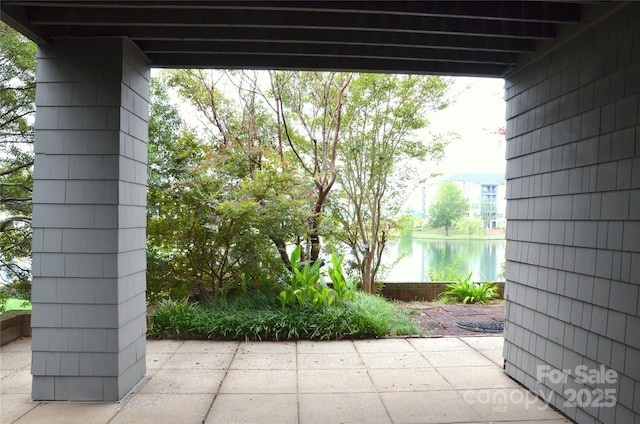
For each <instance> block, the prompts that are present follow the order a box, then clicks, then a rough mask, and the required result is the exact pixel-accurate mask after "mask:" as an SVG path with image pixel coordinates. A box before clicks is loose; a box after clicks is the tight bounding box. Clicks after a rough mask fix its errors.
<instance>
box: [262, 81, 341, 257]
mask: <svg viewBox="0 0 640 424" xmlns="http://www.w3.org/2000/svg"><path fill="white" fill-rule="evenodd" d="M270 78H271V90H272V95H273V96H274V97H275V102H274V104H275V111H276V112H277V113H278V123H279V124H280V125H279V129H278V134H279V135H280V140H281V145H282V144H284V143H283V142H282V138H284V139H285V140H286V144H287V145H288V147H289V148H290V149H291V152H292V153H293V156H294V157H295V158H296V159H297V162H298V165H299V166H300V168H301V169H302V171H303V173H304V174H305V175H306V178H308V179H309V180H310V181H311V182H312V184H313V188H312V189H311V190H310V191H309V193H310V194H311V195H312V196H313V198H314V200H313V206H312V212H313V213H312V215H311V216H310V217H309V220H308V223H307V224H308V231H309V239H308V248H307V249H306V250H307V252H308V255H307V256H308V257H309V260H310V261H311V262H315V261H316V260H317V259H318V257H319V255H320V250H321V246H320V232H321V226H322V222H321V221H322V218H323V212H324V206H325V203H326V202H327V200H328V198H329V193H330V192H331V189H332V188H333V186H334V184H335V182H336V178H337V176H338V171H337V166H336V162H337V160H338V144H339V143H340V142H341V139H342V131H341V130H342V125H343V119H342V115H343V109H344V105H345V93H346V92H347V90H348V87H349V84H350V83H351V79H352V74H346V73H334V72H329V73H327V72H270ZM303 257H304V256H303Z"/></svg>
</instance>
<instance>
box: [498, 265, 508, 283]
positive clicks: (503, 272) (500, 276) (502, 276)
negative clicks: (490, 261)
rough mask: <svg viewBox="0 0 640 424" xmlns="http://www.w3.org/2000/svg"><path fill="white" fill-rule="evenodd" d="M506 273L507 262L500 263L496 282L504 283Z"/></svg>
mask: <svg viewBox="0 0 640 424" xmlns="http://www.w3.org/2000/svg"><path fill="white" fill-rule="evenodd" d="M506 271H507V262H506V261H505V262H502V263H501V264H500V273H499V274H498V281H505V279H506V278H505V275H506Z"/></svg>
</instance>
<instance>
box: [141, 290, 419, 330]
mask: <svg viewBox="0 0 640 424" xmlns="http://www.w3.org/2000/svg"><path fill="white" fill-rule="evenodd" d="M148 333H149V335H150V336H151V337H162V338H179V339H189V338H203V339H212V340H298V339H309V340H337V339H345V338H354V339H359V338H378V337H383V336H387V335H415V334H419V333H420V331H419V329H418V327H417V326H416V324H415V323H414V322H413V320H412V319H411V318H410V317H409V315H408V314H407V313H405V312H403V311H401V310H399V309H398V308H397V307H396V306H394V305H393V304H391V303H389V302H387V301H386V300H384V299H383V298H381V297H379V296H374V295H369V294H366V293H363V292H360V291H358V292H355V293H354V296H353V297H352V298H351V299H349V300H347V301H345V303H344V304H343V305H330V306H327V307H325V308H322V309H318V308H302V309H300V308H296V307H288V306H287V307H282V305H281V303H280V302H279V300H278V299H277V298H275V297H273V296H269V295H265V294H264V293H259V292H258V293H253V294H250V295H247V296H238V297H234V298H232V299H224V298H217V299H214V300H212V301H210V302H207V303H196V302H189V301H188V300H187V299H184V300H168V299H167V300H163V301H161V302H160V303H159V304H158V305H157V307H156V308H155V310H154V312H153V318H152V321H151V324H150V326H149V330H148Z"/></svg>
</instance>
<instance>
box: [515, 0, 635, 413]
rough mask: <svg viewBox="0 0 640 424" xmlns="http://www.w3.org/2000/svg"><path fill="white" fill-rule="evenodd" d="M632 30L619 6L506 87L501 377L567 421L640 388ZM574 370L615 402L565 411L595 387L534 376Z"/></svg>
mask: <svg viewBox="0 0 640 424" xmlns="http://www.w3.org/2000/svg"><path fill="white" fill-rule="evenodd" d="M638 22H640V4H638V3H629V4H628V5H627V7H625V8H624V9H623V10H622V11H618V12H617V13H615V14H613V15H611V16H609V17H608V18H607V19H606V20H603V21H602V22H600V23H599V24H597V25H595V26H593V27H591V28H590V29H588V30H587V31H585V32H583V33H581V34H580V35H579V36H577V37H575V38H574V39H573V40H571V41H569V42H567V43H566V44H565V45H563V46H562V47H560V48H559V49H557V50H555V51H553V52H552V53H549V54H548V55H547V56H542V57H539V58H538V60H537V61H536V62H535V63H533V64H528V65H527V66H522V67H519V68H516V70H515V71H514V72H513V73H512V74H511V75H509V76H508V77H507V78H506V82H505V94H506V98H507V111H508V112H507V146H508V147H507V152H508V153H507V161H508V164H507V187H508V188H509V189H508V190H507V199H508V203H509V215H508V217H507V219H508V225H507V227H508V231H507V249H506V252H507V268H506V276H507V287H506V291H507V293H508V296H507V298H506V302H507V307H506V309H505V311H506V321H507V322H506V329H507V331H506V332H505V346H504V354H505V358H506V362H507V365H506V370H507V373H508V374H509V375H510V376H512V377H513V378H515V379H516V380H518V381H520V382H521V383H523V384H525V385H526V386H527V387H528V388H529V389H531V390H538V388H540V387H543V388H544V390H546V391H553V392H554V393H555V396H556V397H557V399H555V400H554V401H553V402H552V403H553V404H554V405H555V406H557V407H558V408H559V409H560V410H561V411H562V412H564V413H567V414H568V415H569V416H571V417H573V418H574V419H576V420H577V421H578V422H603V423H614V422H622V421H621V420H624V418H621V417H627V416H630V415H629V413H630V412H631V411H633V412H635V413H637V411H638V409H637V408H638V405H640V404H639V403H636V404H635V405H634V404H633V402H632V401H631V399H630V398H629V396H630V394H629V393H628V391H629V390H631V389H630V388H632V387H635V391H637V390H638V387H640V365H638V364H640V353H638V352H640V350H639V349H640V336H638V335H639V334H640V331H639V328H640V327H639V326H640V310H639V308H638V304H639V302H640V284H639V283H640V237H639V236H638V235H639V234H640V212H639V210H640V194H638V193H637V191H638V190H637V189H638V188H640V159H639V158H640V148H639V147H638V146H639V145H640V143H639V138H640V132H639V131H638V128H639V127H638V124H639V118H640V112H639V109H640V82H638V81H640V79H639V78H638V71H639V70H640V54H637V53H634V52H633V50H634V48H629V46H636V47H637V46H638V45H640V44H639V41H638V40H640V38H638V36H637V34H635V32H633V31H630V30H628V29H630V28H636V27H637V25H638ZM634 43H635V44H634ZM533 92H535V93H536V94H535V96H532V95H531V93H533ZM538 111H543V118H536V116H537V114H538V113H539V112H538ZM532 116H533V119H532V118H531V117H532ZM527 143H530V145H527ZM529 181H533V185H532V188H530V185H529V183H528V182H529ZM530 205H533V206H532V209H530ZM543 252H544V255H543ZM579 365H582V366H586V367H587V368H588V369H596V368H597V367H599V366H604V367H605V369H610V370H613V372H615V373H616V375H617V377H618V380H617V383H616V385H615V386H614V387H613V388H614V389H615V390H616V396H617V397H618V402H616V404H615V405H613V406H612V407H609V408H597V407H594V406H593V405H577V407H574V406H567V404H565V401H566V400H568V393H569V392H567V389H572V390H575V391H578V393H579V391H580V390H583V391H584V390H586V391H588V392H589V394H593V393H594V392H593V390H595V389H602V388H605V387H604V386H603V385H602V384H600V383H589V384H582V383H580V382H576V381H574V379H573V378H569V379H568V381H566V382H564V383H561V384H555V383H554V382H553V381H550V380H552V379H549V378H548V376H547V377H545V376H544V375H542V376H541V375H539V374H536V370H539V369H540V367H548V369H551V370H560V371H562V369H569V370H572V371H574V372H575V368H576V367H577V366H579ZM623 391H624V392H625V393H622V392H623ZM584 393H585V394H586V392H584ZM625 396H626V397H625ZM634 408H635V409H634ZM625 422H626V421H625Z"/></svg>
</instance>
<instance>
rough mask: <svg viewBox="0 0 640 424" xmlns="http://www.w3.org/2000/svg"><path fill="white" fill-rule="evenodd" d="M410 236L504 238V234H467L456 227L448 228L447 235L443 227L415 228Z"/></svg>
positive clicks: (471, 238) (458, 238)
mask: <svg viewBox="0 0 640 424" xmlns="http://www.w3.org/2000/svg"><path fill="white" fill-rule="evenodd" d="M411 237H412V238H420V239H436V240H504V239H505V235H504V233H503V234H502V235H488V234H485V235H474V236H469V235H468V234H466V233H464V232H463V231H462V230H458V229H457V228H450V229H449V235H448V236H447V235H445V231H444V230H443V229H435V230H434V229H415V230H413V233H412V234H411Z"/></svg>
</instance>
